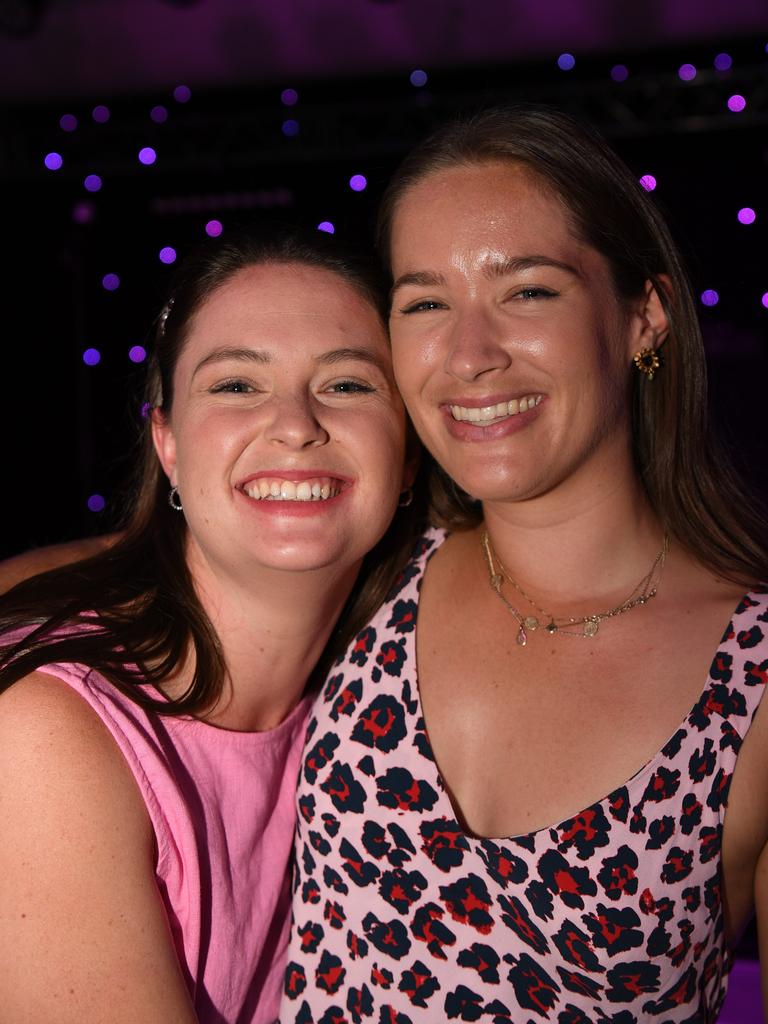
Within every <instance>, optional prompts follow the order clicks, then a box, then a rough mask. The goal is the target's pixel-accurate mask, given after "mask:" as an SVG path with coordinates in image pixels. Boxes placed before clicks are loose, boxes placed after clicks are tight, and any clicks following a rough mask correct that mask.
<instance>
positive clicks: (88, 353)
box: [83, 348, 101, 366]
mask: <svg viewBox="0 0 768 1024" xmlns="http://www.w3.org/2000/svg"><path fill="white" fill-rule="evenodd" d="M83 362H84V363H85V365H86V366H97V365H98V364H99V363H100V362H101V352H99V350H98V349H97V348H87V349H86V350H85V352H83Z"/></svg>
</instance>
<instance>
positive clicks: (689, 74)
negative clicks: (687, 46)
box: [677, 64, 697, 82]
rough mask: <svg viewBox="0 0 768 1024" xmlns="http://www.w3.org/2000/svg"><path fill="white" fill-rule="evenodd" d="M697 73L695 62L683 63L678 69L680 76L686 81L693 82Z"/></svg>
mask: <svg viewBox="0 0 768 1024" xmlns="http://www.w3.org/2000/svg"><path fill="white" fill-rule="evenodd" d="M696 74H697V72H696V68H695V67H694V66H693V64H681V65H680V67H679V68H678V70H677V76H678V78H681V79H682V80H683V81H684V82H692V81H693V80H694V78H695V77H696Z"/></svg>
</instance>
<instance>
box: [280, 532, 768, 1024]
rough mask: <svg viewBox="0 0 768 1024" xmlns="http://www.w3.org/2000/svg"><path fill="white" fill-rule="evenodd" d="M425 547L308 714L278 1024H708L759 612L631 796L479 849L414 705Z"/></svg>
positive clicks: (762, 671) (718, 658)
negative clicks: (727, 819) (731, 802)
mask: <svg viewBox="0 0 768 1024" xmlns="http://www.w3.org/2000/svg"><path fill="white" fill-rule="evenodd" d="M440 542H441V534H440V533H439V532H437V531H432V532H430V533H428V534H427V535H426V536H425V537H424V538H423V540H422V541H421V543H420V545H419V548H418V550H417V552H416V554H415V556H414V558H413V560H412V561H411V562H410V563H409V565H408V566H406V568H405V570H404V571H403V573H402V576H401V578H400V581H399V583H398V585H397V586H396V587H395V592H394V593H392V594H390V597H389V599H388V601H387V603H385V604H384V605H383V606H382V608H381V609H380V611H379V612H378V613H377V615H376V616H375V617H374V619H373V620H372V622H371V624H370V625H369V626H368V627H367V628H366V629H364V630H363V631H362V632H361V633H359V634H358V636H357V637H356V639H355V641H354V642H353V643H352V645H351V646H350V648H349V649H348V651H347V653H346V655H345V656H344V657H343V659H340V661H339V662H338V663H337V665H336V667H335V669H334V670H333V672H332V674H331V677H330V678H329V680H328V682H327V683H326V686H325V688H324V691H323V692H322V693H321V694H320V696H319V697H318V699H317V702H316V704H315V709H314V713H313V717H312V719H311V721H310V725H309V731H308V734H309V738H308V741H307V751H306V753H305V756H304V763H303V766H302V772H301V777H300V781H299V792H298V809H299V819H298V838H297V855H296V866H295V869H294V870H295V878H294V897H293V916H294V924H293V931H292V936H291V944H290V948H289V953H288V965H287V968H286V974H285V994H284V998H283V1005H282V1008H281V1014H280V1020H281V1022H282V1024H313V1022H314V1024H421V1022H425V1024H432V1022H435V1024H437V1022H443V1021H480V1022H481V1024H509V1022H513V1024H530V1022H539V1021H541V1022H544V1021H549V1022H552V1024H599V1022H605V1024H607V1022H609V1021H610V1022H613V1024H639V1022H643V1021H658V1022H659V1024H672V1022H675V1024H709V1022H712V1021H714V1020H716V1018H717V1014H718V1011H719V1008H720V1005H721V1003H722V999H723V996H724V993H725V987H726V982H727V975H728V969H729V967H730V956H729V953H728V950H727V948H726V946H725V942H724V938H723V908H722V900H721V891H720V857H721V849H720V844H721V836H722V826H723V817H724V814H725V809H726V806H727V802H728V787H729V783H730V780H731V775H732V773H733V770H734V766H735V764H736V759H737V756H738V752H739V748H740V746H741V743H742V740H743V738H744V736H745V734H746V732H747V730H748V729H749V726H750V723H751V721H752V718H753V716H754V714H755V711H756V710H757V707H758V705H759V702H760V699H761V697H762V695H763V692H764V690H765V686H766V682H767V681H768V625H767V624H768V597H767V596H766V595H765V594H763V593H755V594H750V595H747V596H746V597H744V598H743V599H742V601H741V602H740V603H739V605H738V607H737V608H735V609H734V612H733V616H732V619H731V623H730V625H729V626H728V628H727V630H726V632H725V635H724V636H723V638H722V640H721V642H720V645H719V647H718V648H717V651H716V653H715V652H713V653H714V660H713V662H712V666H711V668H710V672H709V676H708V677H707V679H706V680H702V686H703V689H702V692H701V695H700V697H699V699H698V700H697V701H696V703H695V704H694V706H693V707H692V708H691V710H690V712H689V713H688V715H686V717H685V719H684V720H683V721H682V722H681V723H680V726H679V728H678V729H677V730H676V731H675V733H674V734H673V735H672V736H671V737H670V739H669V740H668V742H667V743H666V744H665V745H664V746H663V748H662V749H661V750H660V751H659V752H658V753H657V754H656V755H655V756H654V757H652V758H651V759H650V760H649V761H648V762H647V764H646V765H645V766H644V767H642V768H641V769H640V770H639V771H638V772H636V773H635V774H634V775H633V776H632V778H630V779H628V780H627V781H626V782H625V783H624V784H623V785H620V786H619V787H618V788H616V789H615V790H614V791H613V792H611V793H609V794H608V795H607V796H606V797H605V798H604V799H603V800H600V801H598V802H597V803H595V804H593V805H591V806H590V807H586V808H584V809H583V810H581V811H579V812H578V813H576V814H574V816H573V817H571V818H569V819H568V820H566V821H563V822H558V823H555V824H553V825H552V826H551V827H549V828H542V829H539V830H538V831H536V832H532V833H530V834H526V835H518V836H511V837H509V838H505V839H481V838H476V837H473V836H471V835H468V834H467V833H466V832H465V831H464V830H463V829H462V827H461V825H460V824H459V823H458V822H457V820H456V816H455V814H454V811H453V807H452V805H451V802H450V799H449V796H448V794H447V792H446V790H445V787H444V785H443V781H442V779H441V777H440V774H439V771H438V768H437V765H436V763H435V760H434V756H433V753H432V749H431V746H430V742H429V737H428V735H427V733H426V730H425V725H424V718H423V712H422V708H421V703H420V700H419V689H418V681H417V674H416V655H415V650H416V648H415V639H416V628H417V624H416V615H417V610H418V600H419V586H420V582H421V579H422V576H423V573H424V569H425V566H426V563H427V560H428V557H429V555H430V554H431V553H432V552H433V551H434V550H436V547H437V546H438V545H439V543H440ZM520 742H521V743H525V737H524V736H521V737H520ZM478 756H479V757H482V751H478Z"/></svg>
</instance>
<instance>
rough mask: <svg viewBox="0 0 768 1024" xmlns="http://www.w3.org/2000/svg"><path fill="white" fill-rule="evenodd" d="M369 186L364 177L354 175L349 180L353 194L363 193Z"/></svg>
mask: <svg viewBox="0 0 768 1024" xmlns="http://www.w3.org/2000/svg"><path fill="white" fill-rule="evenodd" d="M367 185H368V182H367V180H366V178H365V176H364V175H362V174H353V175H352V177H351V178H350V179H349V187H350V188H351V189H352V191H353V192H362V191H363V190H364V189H365V188H366V187H367Z"/></svg>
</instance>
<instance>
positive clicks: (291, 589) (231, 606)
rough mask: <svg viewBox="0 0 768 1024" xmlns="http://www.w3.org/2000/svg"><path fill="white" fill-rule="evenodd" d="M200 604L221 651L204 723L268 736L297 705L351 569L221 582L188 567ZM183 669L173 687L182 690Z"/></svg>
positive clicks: (266, 574)
mask: <svg viewBox="0 0 768 1024" xmlns="http://www.w3.org/2000/svg"><path fill="white" fill-rule="evenodd" d="M191 561H192V564H191V565H190V568H191V570H192V574H193V578H194V580H195V584H196V589H197V592H198V598H199V599H200V603H201V604H202V606H203V608H204V609H205V612H206V614H207V615H208V617H209V619H210V621H211V624H212V625H213V628H214V630H215V631H216V635H217V637H218V639H219V643H220V645H221V653H222V655H223V658H224V662H225V665H226V677H225V682H224V688H223V690H222V694H221V697H220V699H219V701H218V702H217V704H216V706H215V707H214V708H212V709H211V711H210V712H209V713H207V714H206V715H205V719H206V721H209V722H210V723H211V724H213V725H217V726H219V727H221V728H227V729H234V730H240V731H260V730H266V729H271V728H274V727H275V726H276V725H278V724H279V723H280V722H281V721H283V719H284V718H285V717H286V716H287V715H288V714H289V713H290V711H291V710H292V709H293V708H294V707H295V706H296V704H297V703H298V701H299V700H300V699H301V697H302V695H303V693H304V690H305V687H306V683H307V680H308V678H309V676H310V674H311V672H312V670H313V668H314V667H315V664H316V663H317V661H318V659H319V657H320V655H321V654H322V651H323V648H324V647H325V645H326V643H327V641H328V638H329V637H330V635H331V631H332V630H333V627H334V625H335V623H336V620H337V619H338V617H339V614H340V613H341V610H342V608H343V607H344V603H345V601H346V599H347V597H348V595H349V592H350V590H351V589H352V585H353V583H354V581H355V578H356V576H357V573H358V570H359V566H358V565H355V566H351V567H346V568H345V569H341V570H340V569H337V568H335V567H326V568H324V569H318V570H313V571H307V572H280V571H270V570H261V571H259V572H257V573H254V574H252V575H251V576H249V577H248V578H247V583H246V582H245V576H244V574H243V575H241V576H239V577H237V578H234V579H233V578H232V577H228V578H227V579H226V581H225V580H222V579H221V578H220V577H219V576H218V574H217V573H216V572H214V571H213V570H212V569H211V567H210V566H201V565H199V564H195V563H196V559H194V558H193V559H192V560H191ZM189 672H191V666H188V667H187V668H185V669H184V670H182V673H181V674H180V675H179V677H178V678H177V679H176V680H174V681H173V684H172V685H173V686H174V688H175V687H176V686H179V687H181V686H182V685H183V677H184V676H187V675H188V673H189Z"/></svg>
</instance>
